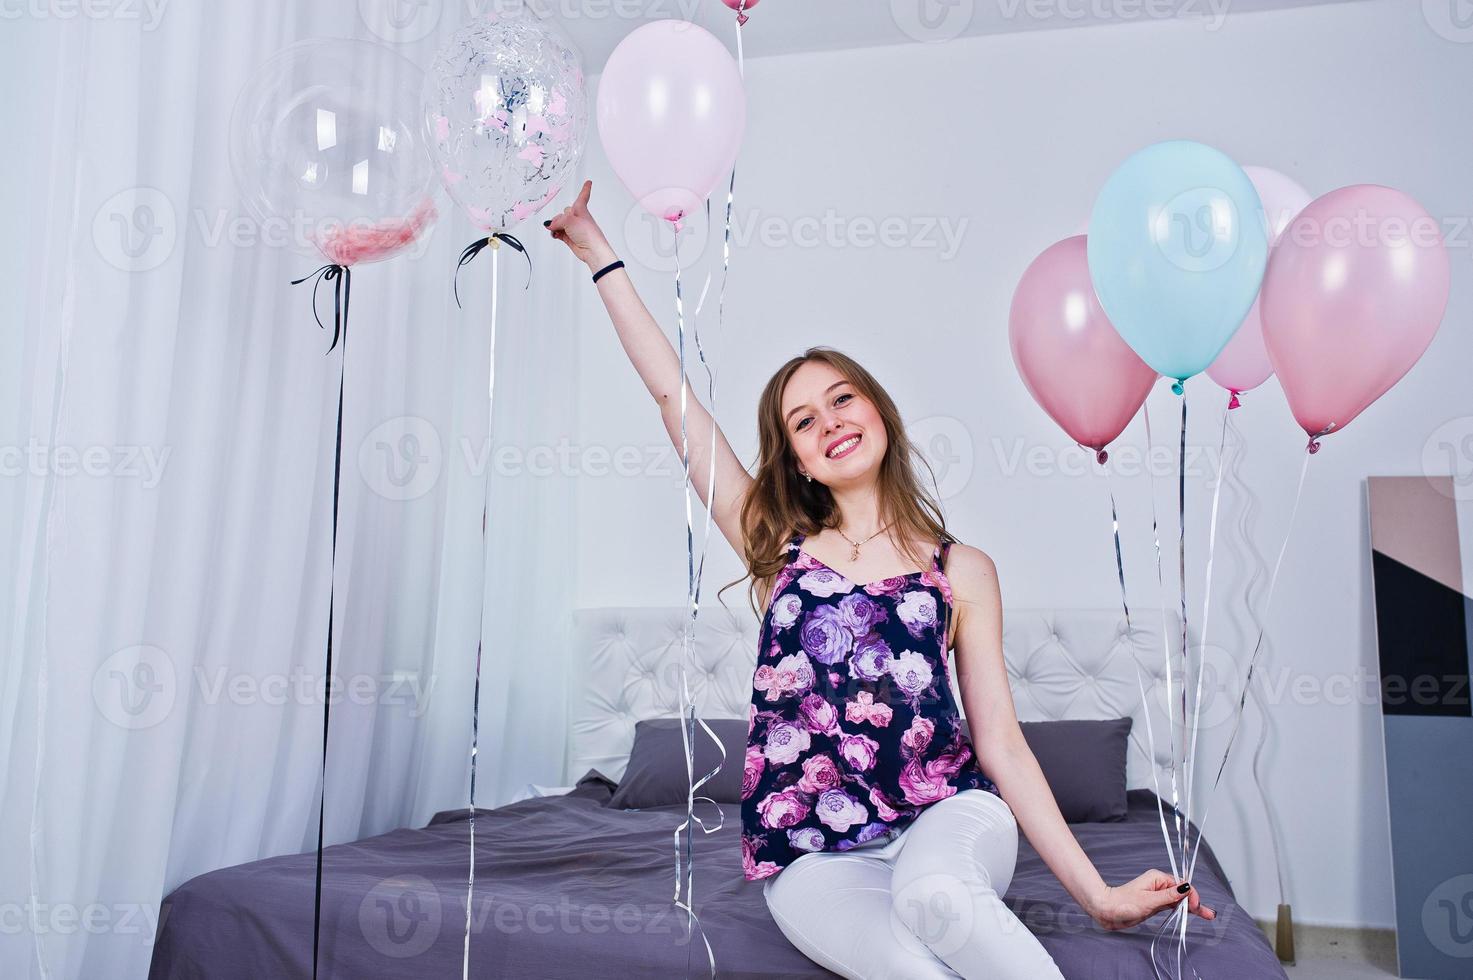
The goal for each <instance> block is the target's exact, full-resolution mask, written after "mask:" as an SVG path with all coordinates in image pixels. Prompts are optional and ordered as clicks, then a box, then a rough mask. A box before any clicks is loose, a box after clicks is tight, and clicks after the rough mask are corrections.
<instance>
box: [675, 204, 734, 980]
mask: <svg viewBox="0 0 1473 980" xmlns="http://www.w3.org/2000/svg"><path fill="white" fill-rule="evenodd" d="M675 245H676V248H675V257H676V258H675V314H676V323H677V335H678V340H679V352H678V353H679V360H680V450H681V462H682V466H683V470H684V493H685V522H686V585H687V590H686V598H687V601H688V615H687V617H686V621H685V626H684V629H683V630H682V637H681V663H680V707H681V741H682V745H683V748H684V752H685V767H686V780H687V784H688V786H689V789H688V791H687V794H686V814H685V820H684V821H682V822H681V824H680V825H679V826H677V827H676V828H675V895H674V899H673V901H674V903H675V905H676V907H677V908H682V909H684V910H685V912H686V924H687V936H689V930H690V929H693V928H701V927H700V919H699V917H698V916H697V915H696V913H695V900H694V889H695V879H694V873H695V858H694V855H693V849H692V840H693V835H692V834H687V836H686V841H685V852H684V870H683V871H682V858H681V844H680V837H681V832H682V831H685V830H687V829H688V828H690V827H691V825H692V824H693V823H694V824H697V825H699V826H700V827H701V829H702V830H703V831H704V832H705V833H707V834H711V833H715V832H716V831H718V830H720V829H721V827H722V825H723V824H724V823H725V814H724V813H722V812H721V810H720V808H719V807H718V808H717V813H718V815H719V816H721V823H718V824H717V825H716V826H715V827H707V826H706V823H705V821H704V820H703V819H701V818H700V817H699V816H697V815H696V813H695V803H696V800H697V799H702V800H707V799H709V798H708V797H697V796H696V790H698V789H699V788H700V787H701V786H702V785H703V784H704V783H705V782H706V781H707V780H709V779H710V778H711V777H712V776H714V775H715V774H716V772H717V771H718V770H720V768H721V766H722V764H723V763H724V762H725V760H726V749H725V746H724V745H722V743H721V740H720V739H719V738H717V736H716V733H715V732H713V731H712V730H711V727H710V725H708V724H707V723H706V721H705V720H704V719H699V721H700V724H701V727H702V728H703V729H704V730H705V731H706V733H707V735H709V736H710V738H711V740H712V741H713V742H714V743H715V744H716V747H717V749H718V750H719V752H720V754H721V760H720V761H719V762H718V763H717V764H716V767H715V768H713V769H712V770H711V771H710V772H708V773H706V774H705V775H704V776H702V777H701V778H699V779H697V778H696V775H695V754H694V751H693V749H694V740H695V724H696V721H697V720H698V719H697V718H696V713H695V704H694V701H693V699H692V697H691V692H690V675H689V665H690V661H691V660H692V659H693V656H694V645H695V624H696V617H697V615H698V613H699V610H700V573H698V571H697V566H696V561H695V521H694V518H693V516H692V508H691V493H690V490H691V482H690V448H689V431H688V425H687V420H688V418H689V407H688V391H689V382H688V376H689V375H688V369H687V366H686V354H685V333H686V330H685V302H684V298H683V296H682V292H681V267H680V248H679V245H680V228H679V226H678V225H677V227H676V240H675ZM695 340H696V344H697V349H698V350H699V351H700V357H701V361H702V362H703V363H705V365H706V371H707V377H708V382H709V391H710V396H708V397H712V399H713V411H711V412H709V413H708V414H709V415H710V426H711V447H710V449H709V450H708V466H709V471H708V477H707V487H708V488H709V491H708V493H707V498H708V506H707V508H706V528H705V537H704V539H703V543H702V556H701V562H700V568H701V570H702V571H703V570H704V568H705V549H706V544H707V543H708V542H709V539H710V533H711V532H710V527H711V513H712V511H713V510H714V501H715V499H716V493H715V491H716V486H715V482H714V481H715V469H716V466H715V459H716V456H715V446H716V419H715V415H714V397H713V396H714V392H715V387H714V385H715V379H714V375H713V374H712V372H711V366H710V364H709V363H707V362H706V358H705V352H704V350H703V349H701V347H700V333H699V331H698V330H697V331H695ZM711 802H712V803H713V805H714V801H711ZM682 884H683V885H684V888H683V890H684V895H685V897H684V900H682V898H681V893H682ZM701 942H702V943H703V944H704V945H705V947H706V962H707V967H708V970H709V973H710V976H711V977H712V978H714V977H715V976H716V955H715V953H714V952H713V951H712V949H711V942H710V940H709V939H708V938H707V936H706V934H705V929H704V928H701ZM689 969H690V951H689V949H687V950H686V970H687V973H688V972H689Z"/></svg>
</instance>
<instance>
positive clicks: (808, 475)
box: [803, 473, 813, 483]
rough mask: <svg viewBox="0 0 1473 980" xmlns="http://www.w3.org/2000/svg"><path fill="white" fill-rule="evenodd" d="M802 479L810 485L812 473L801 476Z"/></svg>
mask: <svg viewBox="0 0 1473 980" xmlns="http://www.w3.org/2000/svg"><path fill="white" fill-rule="evenodd" d="M803 479H805V480H807V481H808V482H809V483H812V482H813V474H812V473H804V474H803Z"/></svg>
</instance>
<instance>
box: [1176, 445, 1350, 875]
mask: <svg viewBox="0 0 1473 980" xmlns="http://www.w3.org/2000/svg"><path fill="white" fill-rule="evenodd" d="M1333 428H1335V423H1333V422H1332V423H1330V424H1329V425H1328V426H1326V427H1325V428H1324V429H1322V430H1321V431H1319V432H1318V433H1316V434H1315V435H1314V436H1311V437H1310V444H1309V446H1306V447H1305V452H1304V461H1303V463H1302V464H1300V467H1299V483H1298V485H1297V486H1296V488H1295V490H1294V505H1293V506H1292V507H1291V508H1290V509H1289V526H1288V527H1287V528H1286V529H1285V531H1284V540H1283V543H1282V544H1280V545H1279V555H1278V557H1277V558H1275V559H1274V569H1273V572H1272V573H1271V574H1270V575H1269V578H1268V593H1267V594H1266V595H1265V596H1264V599H1263V616H1262V618H1261V619H1260V620H1259V623H1258V638H1257V640H1255V641H1254V643H1253V653H1252V654H1251V655H1250V656H1249V657H1248V672H1247V674H1246V675H1245V677H1244V679H1243V693H1242V695H1241V696H1240V697H1239V698H1238V707H1237V710H1236V712H1235V717H1234V718H1233V728H1232V731H1231V732H1229V733H1228V740H1227V745H1226V747H1224V748H1223V750H1222V762H1221V763H1220V764H1219V765H1218V767H1217V775H1216V777H1215V778H1214V779H1213V781H1212V788H1211V789H1210V790H1208V794H1207V804H1206V806H1205V807H1203V809H1202V821H1201V823H1199V824H1198V826H1197V843H1196V844H1195V845H1193V847H1192V859H1191V862H1190V863H1189V864H1188V865H1187V869H1188V870H1187V873H1188V874H1191V869H1193V868H1195V867H1196V866H1197V853H1198V851H1199V849H1200V848H1201V846H1202V825H1203V824H1205V823H1206V822H1207V815H1208V814H1209V813H1211V811H1212V801H1213V799H1214V798H1215V797H1216V794H1217V787H1218V784H1219V783H1221V782H1222V773H1223V770H1224V769H1226V768H1227V760H1228V754H1229V753H1231V752H1232V749H1233V741H1234V739H1236V738H1237V736H1238V726H1239V725H1240V724H1241V723H1242V721H1243V704H1244V702H1246V701H1247V700H1248V685H1249V684H1251V683H1252V682H1253V665H1254V663H1255V662H1256V661H1257V660H1258V652H1259V650H1261V649H1262V648H1263V634H1264V632H1265V631H1266V630H1267V628H1268V611H1269V609H1270V607H1271V606H1272V605H1273V600H1274V587H1275V586H1276V585H1277V584H1278V581H1279V567H1280V566H1281V565H1282V564H1283V562H1284V552H1285V551H1287V550H1288V548H1289V538H1290V536H1291V535H1292V533H1293V531H1294V518H1295V516H1296V515H1297V514H1298V513H1299V501H1300V500H1301V499H1302V498H1303V496H1304V478H1305V475H1306V474H1307V473H1308V472H1309V457H1310V456H1311V455H1313V454H1314V453H1315V452H1316V451H1317V449H1318V445H1319V444H1318V443H1317V442H1316V441H1315V440H1317V439H1319V437H1320V436H1323V435H1326V434H1328V433H1329V432H1330V430H1332V429H1333ZM1311 447H1313V448H1311Z"/></svg>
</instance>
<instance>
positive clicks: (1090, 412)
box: [1008, 235, 1158, 463]
mask: <svg viewBox="0 0 1473 980" xmlns="http://www.w3.org/2000/svg"><path fill="white" fill-rule="evenodd" d="M1008 339H1009V342H1010V344H1011V346H1012V350H1013V362H1014V363H1015V364H1016V365H1017V366H1018V373H1019V374H1020V375H1022V378H1023V384H1024V386H1025V387H1027V389H1028V393H1029V394H1030V395H1032V396H1033V400H1034V401H1036V402H1038V404H1039V405H1040V406H1041V407H1042V408H1043V410H1044V411H1045V412H1047V413H1048V415H1049V417H1050V418H1052V419H1053V420H1054V421H1055V422H1057V423H1058V424H1059V427H1060V428H1062V429H1063V430H1064V431H1065V432H1067V433H1068V434H1069V437H1070V438H1071V439H1073V440H1074V441H1075V442H1077V443H1079V444H1080V445H1081V446H1088V447H1089V448H1091V449H1093V450H1095V451H1096V453H1098V454H1099V460H1100V462H1102V463H1103V462H1104V461H1105V456H1104V448H1105V446H1107V445H1109V444H1110V443H1111V442H1113V441H1114V440H1115V438H1116V437H1117V436H1119V435H1120V433H1121V432H1123V431H1124V430H1125V427H1126V425H1128V424H1129V423H1130V420H1131V419H1132V418H1134V417H1135V413H1136V412H1137V411H1139V409H1140V407H1141V404H1142V403H1143V402H1144V401H1145V400H1146V396H1147V395H1148V394H1150V391H1151V386H1152V385H1153V384H1155V383H1156V379H1157V377H1158V375H1157V374H1156V372H1155V371H1154V370H1153V369H1152V368H1151V367H1150V366H1149V365H1147V364H1146V362H1145V361H1143V360H1141V358H1140V356H1139V355H1138V354H1136V352H1135V351H1133V350H1131V348H1130V345H1129V344H1127V343H1126V342H1125V341H1124V340H1122V339H1121V337H1120V334H1119V333H1117V332H1116V330H1115V327H1114V326H1113V325H1112V324H1111V323H1110V321H1109V319H1108V318H1107V317H1106V316H1105V311H1104V310H1103V309H1102V308H1101V307H1100V301H1099V300H1098V299H1097V298H1096V297H1095V290H1094V285H1093V284H1092V283H1091V281H1090V277H1089V259H1088V255H1087V250H1086V247H1085V236H1083V235H1075V236H1073V237H1071V238H1066V239H1064V240H1063V241H1061V242H1056V243H1054V244H1053V245H1050V246H1049V247H1048V248H1046V249H1044V251H1043V252H1042V253H1041V254H1040V255H1039V256H1038V258H1036V259H1034V260H1033V262H1032V264H1030V265H1029V266H1028V269H1027V271H1025V272H1024V273H1023V278H1022V279H1021V280H1020V281H1019V282H1018V288H1017V289H1016V290H1014V292H1013V305H1012V308H1011V309H1010V310H1009V312H1008Z"/></svg>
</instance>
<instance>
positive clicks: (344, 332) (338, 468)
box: [292, 264, 353, 980]
mask: <svg viewBox="0 0 1473 980" xmlns="http://www.w3.org/2000/svg"><path fill="white" fill-rule="evenodd" d="M308 279H315V280H316V282H314V283H313V284H312V316H313V318H314V319H316V320H317V326H319V327H322V326H323V323H322V318H321V317H319V316H317V287H318V286H320V285H322V283H324V282H328V281H331V282H333V331H332V346H331V347H329V348H328V349H327V350H328V353H331V352H332V350H333V348H334V347H336V346H337V345H338V339H339V338H341V339H342V342H343V353H342V356H341V357H340V358H339V359H338V418H337V437H336V444H335V447H334V449H333V458H332V553H331V557H330V558H329V561H328V584H327V658H326V660H327V666H326V671H325V674H324V677H325V678H326V682H327V687H326V689H325V693H324V695H323V698H322V783H321V785H320V786H319V787H318V797H317V883H316V885H315V889H314V894H313V898H312V977H313V980H316V977H317V959H318V954H319V952H320V950H321V947H322V840H323V831H324V827H325V818H326V811H327V725H328V717H329V714H330V711H331V707H332V697H331V694H332V634H333V605H334V599H335V598H336V596H335V590H336V580H337V561H338V499H339V497H340V494H341V488H342V473H343V388H344V380H345V378H346V377H347V365H348V303H349V300H350V298H351V287H352V284H353V273H352V270H351V269H349V268H348V267H347V266H345V265H336V264H334V265H325V266H323V267H322V268H320V269H318V270H317V271H316V272H314V273H312V274H311V275H308V276H303V277H302V278H301V279H293V280H292V285H293V286H297V285H300V284H302V283H304V282H306V281H307V280H308ZM324 329H325V328H324Z"/></svg>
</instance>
